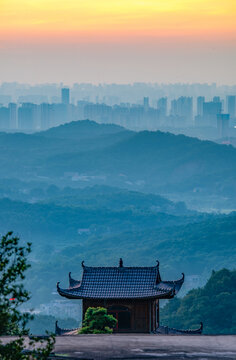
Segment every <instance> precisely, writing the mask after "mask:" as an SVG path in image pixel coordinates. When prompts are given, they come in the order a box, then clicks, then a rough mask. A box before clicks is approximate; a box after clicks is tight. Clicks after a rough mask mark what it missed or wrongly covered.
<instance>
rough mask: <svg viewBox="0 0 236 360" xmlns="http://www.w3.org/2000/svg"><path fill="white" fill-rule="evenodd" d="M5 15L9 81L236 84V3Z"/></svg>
mask: <svg viewBox="0 0 236 360" xmlns="http://www.w3.org/2000/svg"><path fill="white" fill-rule="evenodd" d="M0 10H1V11H0V58H1V60H0V64H1V70H0V76H1V79H2V81H15V80H16V81H21V82H30V83H35V82H57V81H62V82H65V83H66V84H68V85H71V84H72V83H73V82H76V81H79V82H93V83H99V82H117V83H124V82H126V83H127V82H135V81H144V82H156V81H158V82H217V83H218V84H223V83H225V84H233V83H234V82H235V66H234V64H235V60H236V46H235V44H236V42H235V40H236V25H235V21H234V19H235V14H236V5H235V2H234V1H233V0H226V1H225V2H224V3H222V2H221V1H219V0H217V1H214V2H213V1H212V0H207V1H202V0H200V1H199V0H198V1H196V0H190V1H185V0H181V1H177V0H168V1H165V2H157V1H145V2H143V1H133V0H127V1H124V0H121V1H119V2H117V1H107V0H102V1H99V2H97V1H94V0H87V1H86V2H84V1H78V0H76V1H75V0H68V1H67V2H64V1H60V0H59V1H55V0H48V1H44V0H34V1H31V2H29V1H26V0H17V1H16V0H8V1H0ZM36 70H37V71H36Z"/></svg>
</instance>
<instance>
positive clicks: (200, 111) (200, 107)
mask: <svg viewBox="0 0 236 360" xmlns="http://www.w3.org/2000/svg"><path fill="white" fill-rule="evenodd" d="M204 102H205V97H204V96H198V98H197V116H202V115H203V103H204Z"/></svg>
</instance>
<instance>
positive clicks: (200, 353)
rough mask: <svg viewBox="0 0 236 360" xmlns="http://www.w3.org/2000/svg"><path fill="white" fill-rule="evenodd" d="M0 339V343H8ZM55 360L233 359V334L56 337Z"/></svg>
mask: <svg viewBox="0 0 236 360" xmlns="http://www.w3.org/2000/svg"><path fill="white" fill-rule="evenodd" d="M9 340H10V339H9V338H0V341H2V342H6V341H9ZM54 358H55V359H87V360H88V359H91V360H92V359H94V360H108V359H109V360H112V359H116V360H119V359H122V360H124V359H127V360H131V359H139V360H144V359H145V360H146V359H149V360H157V359H159V360H160V359H162V360H186V359H191V360H236V335H235V336H234V335H232V336H231V335H226V336H221V335H220V336H206V335H200V336H199V335H196V336H195V335H193V336H183V335H180V336H178V335H132V334H130V335H125V334H122V335H120V334H119V335H118V334H117V335H75V336H58V337H57V338H56V346H55V357H54Z"/></svg>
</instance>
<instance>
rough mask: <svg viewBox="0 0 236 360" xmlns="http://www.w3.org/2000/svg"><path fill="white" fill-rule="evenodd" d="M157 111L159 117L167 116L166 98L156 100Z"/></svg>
mask: <svg viewBox="0 0 236 360" xmlns="http://www.w3.org/2000/svg"><path fill="white" fill-rule="evenodd" d="M157 109H158V110H159V111H160V116H162V117H165V116H167V97H162V98H160V99H158V101H157Z"/></svg>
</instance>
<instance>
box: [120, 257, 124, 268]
mask: <svg viewBox="0 0 236 360" xmlns="http://www.w3.org/2000/svg"><path fill="white" fill-rule="evenodd" d="M119 266H120V267H123V260H122V258H120V262H119Z"/></svg>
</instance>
